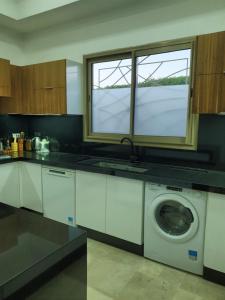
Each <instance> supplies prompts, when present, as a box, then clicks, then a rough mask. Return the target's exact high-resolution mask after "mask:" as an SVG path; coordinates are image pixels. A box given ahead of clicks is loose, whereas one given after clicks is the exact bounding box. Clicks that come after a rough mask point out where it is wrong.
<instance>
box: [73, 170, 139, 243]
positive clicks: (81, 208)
mask: <svg viewBox="0 0 225 300" xmlns="http://www.w3.org/2000/svg"><path fill="white" fill-rule="evenodd" d="M143 199H144V184H143V182H142V181H139V180H133V179H127V178H121V177H115V176H109V175H104V174H96V173H90V172H83V171H77V173H76V213H77V224H78V225H81V226H84V227H86V228H90V229H94V230H96V231H99V232H103V233H107V234H109V235H111V236H114V237H117V238H120V239H123V240H126V241H130V242H132V243H135V244H138V245H141V244H143Z"/></svg>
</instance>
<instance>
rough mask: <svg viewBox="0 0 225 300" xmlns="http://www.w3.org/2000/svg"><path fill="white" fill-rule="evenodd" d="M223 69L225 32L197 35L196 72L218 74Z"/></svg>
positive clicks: (224, 63)
mask: <svg viewBox="0 0 225 300" xmlns="http://www.w3.org/2000/svg"><path fill="white" fill-rule="evenodd" d="M224 71H225V32H224V31H222V32H217V33H210V34H205V35H200V36H198V37H197V61H196V74H218V73H223V72H224Z"/></svg>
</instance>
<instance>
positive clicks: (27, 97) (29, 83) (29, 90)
mask: <svg viewBox="0 0 225 300" xmlns="http://www.w3.org/2000/svg"><path fill="white" fill-rule="evenodd" d="M22 97H23V113H25V114H32V113H35V111H36V108H35V99H34V67H33V65H31V66H24V67H22Z"/></svg>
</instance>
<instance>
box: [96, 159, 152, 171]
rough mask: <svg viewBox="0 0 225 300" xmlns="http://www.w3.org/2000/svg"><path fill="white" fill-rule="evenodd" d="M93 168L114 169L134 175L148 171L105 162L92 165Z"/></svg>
mask: <svg viewBox="0 0 225 300" xmlns="http://www.w3.org/2000/svg"><path fill="white" fill-rule="evenodd" d="M93 166H96V167H100V168H110V169H116V170H121V171H129V172H136V173H144V172H146V171H148V169H144V168H140V167H135V166H130V165H126V164H120V163H113V162H106V161H98V162H96V163H94V164H93Z"/></svg>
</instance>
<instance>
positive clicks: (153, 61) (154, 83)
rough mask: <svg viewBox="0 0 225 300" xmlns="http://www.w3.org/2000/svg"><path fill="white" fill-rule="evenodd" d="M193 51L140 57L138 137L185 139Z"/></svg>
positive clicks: (136, 125)
mask: <svg viewBox="0 0 225 300" xmlns="http://www.w3.org/2000/svg"><path fill="white" fill-rule="evenodd" d="M190 60H191V49H186V50H179V51H171V52H166V53H160V54H154V55H149V56H141V57H138V58H137V61H136V64H137V86H136V97H135V120H134V124H135V128H134V133H135V134H136V135H148V136H171V137H185V136H186V128H187V125H188V124H187V121H188V120H187V115H188V102H189V101H188V98H189V80H190Z"/></svg>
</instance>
